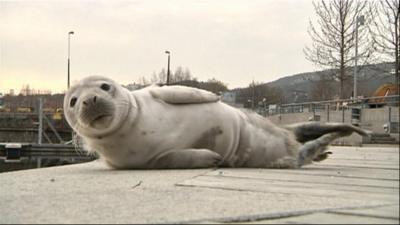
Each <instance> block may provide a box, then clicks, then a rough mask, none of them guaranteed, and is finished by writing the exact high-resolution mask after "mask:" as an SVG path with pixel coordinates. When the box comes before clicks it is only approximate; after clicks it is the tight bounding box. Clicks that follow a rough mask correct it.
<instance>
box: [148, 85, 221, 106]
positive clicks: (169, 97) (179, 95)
mask: <svg viewBox="0 0 400 225" xmlns="http://www.w3.org/2000/svg"><path fill="white" fill-rule="evenodd" d="M150 93H151V95H152V96H153V97H154V98H158V99H161V100H163V101H164V102H167V103H170V104H195V103H209V102H217V101H219V96H217V95H215V94H213V93H212V92H209V91H205V90H201V89H197V88H192V87H185V86H178V85H176V86H163V87H161V88H152V89H150Z"/></svg>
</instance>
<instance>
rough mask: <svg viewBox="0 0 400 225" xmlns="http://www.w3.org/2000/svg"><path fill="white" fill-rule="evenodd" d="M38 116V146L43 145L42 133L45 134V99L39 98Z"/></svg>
mask: <svg viewBox="0 0 400 225" xmlns="http://www.w3.org/2000/svg"><path fill="white" fill-rule="evenodd" d="M38 108H39V109H38V114H39V115H38V116H39V127H38V144H39V145H41V144H42V133H43V99H42V97H39V107H38Z"/></svg>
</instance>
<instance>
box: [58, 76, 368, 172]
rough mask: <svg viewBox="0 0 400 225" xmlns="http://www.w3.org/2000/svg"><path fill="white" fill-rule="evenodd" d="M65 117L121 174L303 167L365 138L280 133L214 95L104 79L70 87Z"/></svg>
mask: <svg viewBox="0 0 400 225" xmlns="http://www.w3.org/2000/svg"><path fill="white" fill-rule="evenodd" d="M64 112H65V116H66V119H67V121H68V123H69V124H70V125H71V127H72V128H73V129H74V130H75V131H76V132H77V134H78V135H79V136H81V137H82V138H83V141H84V143H85V145H86V148H87V149H88V151H96V152H97V153H98V154H99V155H100V157H101V158H103V159H104V160H105V162H106V163H107V164H108V165H110V166H111V167H113V168H117V169H167V168H169V169H172V168H206V167H214V166H222V167H225V166H229V167H257V168H299V167H301V166H303V165H306V164H310V163H312V161H320V160H323V159H325V158H326V157H327V156H328V154H330V152H326V148H327V146H328V145H329V143H330V142H331V141H333V140H334V139H336V138H339V137H343V136H347V135H350V134H351V133H352V132H356V133H358V134H360V135H366V132H365V131H363V130H361V129H359V128H357V127H354V126H351V125H348V124H336V123H327V124H320V123H316V122H307V123H300V124H293V125H290V126H287V127H278V126H276V125H274V124H273V123H271V122H270V121H269V120H268V119H266V118H264V117H261V116H259V115H258V114H256V113H251V112H245V111H242V110H239V109H236V108H233V107H231V106H229V105H227V104H225V103H223V102H221V101H219V97H218V96H216V95H214V94H213V93H211V92H208V91H204V90H200V89H197V88H191V87H184V86H163V87H158V86H150V87H147V88H144V89H141V90H136V91H133V92H130V91H128V90H127V89H125V88H123V87H122V86H121V85H119V84H117V83H116V82H114V81H113V80H111V79H108V78H106V77H100V76H91V77H87V78H85V79H83V80H81V81H80V82H79V83H78V84H76V85H75V86H73V87H71V88H70V89H69V90H68V92H67V93H66V95H65V98H64Z"/></svg>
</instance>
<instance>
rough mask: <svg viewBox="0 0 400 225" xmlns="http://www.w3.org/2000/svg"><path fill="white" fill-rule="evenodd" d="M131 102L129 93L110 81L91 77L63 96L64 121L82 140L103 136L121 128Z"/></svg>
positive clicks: (99, 77) (104, 78)
mask: <svg viewBox="0 0 400 225" xmlns="http://www.w3.org/2000/svg"><path fill="white" fill-rule="evenodd" d="M131 101H132V98H131V95H130V93H129V91H128V90H126V89H125V88H123V87H122V86H120V85H119V84H117V83H116V82H114V81H113V80H111V79H108V78H106V77H101V76H90V77H87V78H85V79H82V80H81V81H80V82H79V83H78V84H76V85H74V86H73V87H71V88H70V89H69V90H68V91H67V93H66V94H65V97H64V113H65V118H66V120H67V122H68V123H69V124H70V125H71V127H72V128H73V129H74V130H75V131H76V132H77V133H78V134H79V135H81V136H83V137H90V138H94V137H98V138H99V137H104V136H107V135H109V134H111V133H113V132H114V131H115V130H116V129H118V128H119V127H120V126H121V125H122V123H123V122H124V120H125V119H126V118H127V116H128V114H129V113H130V110H131V107H132V104H131ZM131 113H132V112H131Z"/></svg>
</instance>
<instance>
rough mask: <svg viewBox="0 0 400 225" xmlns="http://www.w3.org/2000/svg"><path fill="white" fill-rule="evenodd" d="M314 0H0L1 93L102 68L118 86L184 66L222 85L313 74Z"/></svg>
mask: <svg viewBox="0 0 400 225" xmlns="http://www.w3.org/2000/svg"><path fill="white" fill-rule="evenodd" d="M310 19H311V20H314V19H315V13H314V10H313V6H312V1H311V0H168V1H167V0H107V1H100V0H92V1H88V0H85V1H83V0H69V1H63V0H42V1H37V0H36V1H15V0H14V1H4V0H0V91H3V92H4V91H9V90H10V89H14V90H15V92H16V93H19V90H20V89H21V88H22V86H23V85H26V84H29V86H30V87H31V88H35V89H46V90H51V91H52V92H53V93H57V92H62V91H65V90H66V89H67V58H68V32H69V31H74V34H73V35H71V45H70V51H71V52H70V54H71V56H70V58H71V83H72V84H74V83H76V82H77V81H78V80H80V79H82V78H83V77H86V76H89V75H103V76H107V77H110V78H112V79H114V80H116V81H118V82H119V83H121V84H128V83H133V82H137V81H138V80H139V77H146V78H148V79H150V78H151V75H152V73H153V72H159V71H161V69H162V68H166V67H167V55H166V54H165V51H166V50H168V51H170V52H171V70H175V69H176V67H178V66H182V67H183V68H188V69H189V70H190V72H191V74H192V76H194V77H197V78H198V80H201V81H206V80H208V79H210V78H215V79H218V80H221V81H223V82H224V83H226V84H227V85H228V88H230V89H233V88H237V87H246V86H248V84H249V83H251V82H252V80H253V79H254V80H255V81H256V82H269V81H273V80H276V79H279V78H281V77H284V76H288V75H293V74H296V73H301V72H308V71H314V70H316V69H317V68H315V66H314V65H313V64H312V63H311V62H308V61H307V60H306V59H305V57H304V54H303V48H304V47H305V45H307V44H309V43H310V42H311V41H310V37H309V36H308V34H307V28H308V24H309V20H310Z"/></svg>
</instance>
